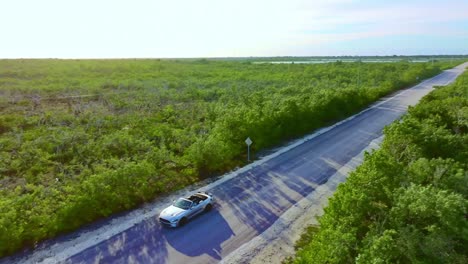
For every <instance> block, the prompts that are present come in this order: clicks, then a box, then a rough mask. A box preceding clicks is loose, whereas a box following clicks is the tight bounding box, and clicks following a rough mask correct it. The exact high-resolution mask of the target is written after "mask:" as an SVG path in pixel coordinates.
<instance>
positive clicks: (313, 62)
mask: <svg viewBox="0 0 468 264" xmlns="http://www.w3.org/2000/svg"><path fill="white" fill-rule="evenodd" d="M338 61H341V62H358V61H361V62H368V63H388V62H400V61H402V60H388V59H387V60H378V59H375V60H358V59H355V60H353V59H345V60H340V59H336V60H308V61H254V62H253V63H256V64H263V63H271V64H321V63H330V62H338ZM429 61H430V60H409V62H429Z"/></svg>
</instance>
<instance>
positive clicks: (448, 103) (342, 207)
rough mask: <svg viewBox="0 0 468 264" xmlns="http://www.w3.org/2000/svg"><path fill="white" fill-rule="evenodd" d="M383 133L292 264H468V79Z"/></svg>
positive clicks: (431, 98)
mask: <svg viewBox="0 0 468 264" xmlns="http://www.w3.org/2000/svg"><path fill="white" fill-rule="evenodd" d="M384 134H385V139H384V141H383V143H382V147H381V149H379V150H377V151H375V152H373V153H372V154H370V155H366V157H365V160H364V163H363V164H362V165H361V166H360V167H358V168H357V169H356V171H354V172H352V173H351V174H350V176H349V178H348V179H347V181H346V182H345V183H343V184H341V185H340V186H339V187H338V190H337V191H336V192H335V194H334V196H333V197H332V198H331V199H330V202H329V205H328V207H327V208H325V214H324V215H323V216H322V217H321V218H320V220H319V223H320V226H319V227H317V226H314V227H310V228H309V229H308V230H307V231H306V233H305V234H304V235H303V238H302V239H301V240H300V241H299V243H298V245H297V246H298V247H299V248H300V250H299V251H298V253H297V255H296V258H295V259H294V261H291V262H293V263H460V264H461V263H467V262H468V247H467V245H468V221H467V218H468V72H465V73H464V74H463V75H461V76H460V77H459V78H458V79H457V81H456V82H455V83H454V84H452V85H450V86H447V87H441V88H438V89H437V90H435V91H433V92H431V93H430V94H429V95H427V96H425V97H424V98H423V99H422V100H421V102H420V103H419V104H418V105H417V106H416V107H414V108H411V109H410V110H409V113H408V114H407V115H405V116H404V117H403V118H402V120H401V121H400V120H399V121H396V122H394V123H393V124H392V125H390V126H388V127H387V128H386V129H385V133H384Z"/></svg>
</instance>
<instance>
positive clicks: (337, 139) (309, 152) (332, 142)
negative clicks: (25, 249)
mask: <svg viewBox="0 0 468 264" xmlns="http://www.w3.org/2000/svg"><path fill="white" fill-rule="evenodd" d="M466 66H467V64H464V65H463V66H459V67H457V68H455V69H451V70H448V71H445V72H443V73H442V74H440V75H438V76H436V77H434V78H432V79H430V80H427V81H424V82H423V83H421V84H419V85H417V86H415V87H413V88H411V89H408V90H404V91H402V92H399V93H398V94H396V95H395V96H393V97H391V98H390V99H388V100H385V101H383V102H381V103H379V104H377V105H375V106H373V107H372V108H370V109H369V110H367V111H365V112H363V113H362V114H360V115H358V116H357V117H355V118H353V119H351V120H349V121H346V122H344V123H342V124H340V125H338V126H336V127H334V128H333V129H331V130H329V131H328V132H326V133H323V134H321V135H320V136H318V137H315V138H314V139H312V140H310V141H307V142H305V143H304V144H302V145H300V146H297V147H295V148H294V149H292V150H290V151H288V152H286V153H283V154H282V155H280V156H278V157H276V158H274V159H271V160H269V161H268V162H266V163H264V164H261V165H259V166H256V167H254V168H253V169H251V170H249V171H246V172H244V173H243V174H241V175H239V176H237V177H235V178H232V179H230V180H229V181H226V182H224V183H223V184H220V185H218V186H216V187H214V188H213V189H211V190H209V191H211V192H212V193H213V194H214V195H215V197H216V198H217V201H218V203H217V206H216V207H215V209H214V210H212V211H211V212H209V213H207V214H204V215H201V216H199V217H197V218H195V219H194V220H192V221H191V222H190V223H189V224H188V225H186V226H184V227H182V228H178V229H167V228H162V227H161V226H160V225H159V224H158V223H157V221H156V220H155V219H151V220H147V221H144V222H141V223H139V224H137V225H136V226H134V227H133V228H130V229H128V230H127V231H125V232H123V233H120V234H118V235H116V236H114V237H112V238H110V239H109V240H107V241H104V242H102V243H100V244H98V245H96V246H94V247H91V248H89V249H87V250H85V251H82V252H81V253H79V254H77V255H75V256H73V257H71V258H69V259H68V260H67V262H69V263H92V262H94V261H95V260H100V261H103V262H106V263H110V262H112V263H127V262H132V261H135V262H142V263H150V262H151V263H216V262H219V261H220V260H221V259H222V258H223V257H225V256H227V255H228V254H229V253H231V252H232V251H234V250H235V249H237V248H238V247H240V246H241V245H242V244H244V243H246V242H248V241H250V240H251V239H252V238H254V237H255V236H258V235H259V234H261V233H262V232H263V231H265V230H266V229H267V228H268V227H269V226H271V225H272V224H273V223H274V222H275V221H276V220H277V219H278V218H279V217H280V216H281V214H283V213H284V212H285V211H286V210H287V209H288V208H290V207H291V206H293V205H294V204H295V203H296V202H298V201H299V200H301V199H302V198H303V197H305V196H307V195H308V194H310V193H311V192H313V191H314V188H315V187H316V186H317V185H320V184H323V183H324V182H326V181H327V179H328V178H329V177H330V176H331V175H333V174H334V173H335V172H336V171H337V170H338V169H339V168H340V167H341V166H343V165H344V164H346V163H347V162H348V161H349V160H350V159H352V158H353V157H354V156H356V155H357V154H359V153H360V152H361V150H362V149H364V148H365V147H366V146H367V145H368V144H369V143H370V142H371V141H372V140H373V139H375V138H377V137H379V136H381V134H382V129H383V128H384V126H386V125H388V124H390V123H391V122H392V121H394V120H395V119H397V118H398V117H400V116H401V115H402V114H403V113H405V112H406V109H407V107H408V106H409V105H414V104H416V103H417V102H418V101H419V99H420V98H421V97H422V96H424V95H425V94H427V93H428V92H429V91H430V90H431V89H432V86H434V85H445V84H447V83H449V82H451V81H453V80H454V79H455V78H456V77H457V76H458V75H459V74H460V73H461V72H462V71H463V69H464V68H465V67H466Z"/></svg>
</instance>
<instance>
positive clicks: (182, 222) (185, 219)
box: [179, 217, 187, 226]
mask: <svg viewBox="0 0 468 264" xmlns="http://www.w3.org/2000/svg"><path fill="white" fill-rule="evenodd" d="M185 224H187V218H185V217H182V219H180V220H179V226H184V225H185Z"/></svg>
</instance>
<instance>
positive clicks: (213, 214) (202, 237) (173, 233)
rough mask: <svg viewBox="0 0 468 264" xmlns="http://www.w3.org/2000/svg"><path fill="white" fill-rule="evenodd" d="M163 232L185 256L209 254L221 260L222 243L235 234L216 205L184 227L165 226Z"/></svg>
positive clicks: (171, 243) (168, 240)
mask: <svg viewBox="0 0 468 264" xmlns="http://www.w3.org/2000/svg"><path fill="white" fill-rule="evenodd" d="M163 234H164V237H165V239H166V241H167V242H168V244H169V245H170V246H171V247H172V248H174V249H175V250H177V251H178V252H179V253H181V254H184V255H185V256H189V257H196V256H202V255H203V254H207V255H209V256H211V257H212V258H214V259H216V260H221V253H222V249H221V244H222V243H223V242H225V241H227V240H228V239H230V238H231V237H232V236H234V235H235V234H234V232H233V231H232V229H231V227H230V226H229V224H228V223H227V222H226V220H225V219H224V217H223V216H222V215H221V214H220V212H219V211H218V209H217V208H216V207H215V208H213V210H211V211H210V212H207V213H204V214H201V215H199V216H197V217H195V218H193V219H191V221H190V222H189V223H188V224H187V225H185V226H183V227H180V228H176V229H170V228H164V230H163Z"/></svg>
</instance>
